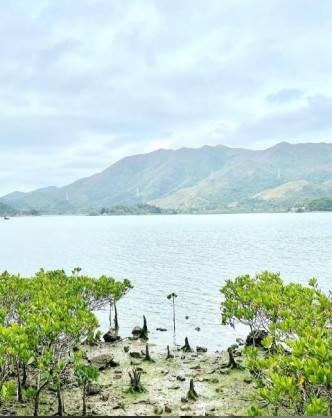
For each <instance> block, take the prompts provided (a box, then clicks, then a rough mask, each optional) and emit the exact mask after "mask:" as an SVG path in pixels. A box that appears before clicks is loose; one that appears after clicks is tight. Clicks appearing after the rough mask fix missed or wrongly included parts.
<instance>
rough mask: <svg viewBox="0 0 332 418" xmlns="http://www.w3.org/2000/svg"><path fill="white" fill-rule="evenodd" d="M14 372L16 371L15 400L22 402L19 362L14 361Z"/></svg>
mask: <svg viewBox="0 0 332 418" xmlns="http://www.w3.org/2000/svg"><path fill="white" fill-rule="evenodd" d="M16 372H17V400H18V401H19V402H23V396H22V384H21V376H20V366H19V362H16Z"/></svg>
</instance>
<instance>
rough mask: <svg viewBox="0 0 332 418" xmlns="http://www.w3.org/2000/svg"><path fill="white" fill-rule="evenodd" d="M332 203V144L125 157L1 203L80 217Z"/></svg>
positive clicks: (210, 149) (220, 148)
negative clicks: (117, 209) (129, 210)
mask: <svg viewBox="0 0 332 418" xmlns="http://www.w3.org/2000/svg"><path fill="white" fill-rule="evenodd" d="M331 197H332V144H326V143H319V144H313V143H307V144H295V145H291V144H288V143H285V142H282V143H280V144H277V145H275V146H274V147H272V148H269V149H267V150H263V151H253V150H247V149H240V148H228V147H226V146H223V145H217V146H214V147H212V146H204V147H202V148H199V149H192V148H181V149H179V150H177V151H174V150H158V151H155V152H152V153H148V154H141V155H134V156H132V157H126V158H124V159H122V160H120V161H118V162H117V163H115V164H113V165H112V166H110V167H109V168H107V169H106V170H104V171H103V172H101V173H98V174H95V175H93V176H91V177H88V178H83V179H80V180H78V181H76V182H74V183H72V184H70V185H68V186H65V187H61V188H57V187H47V188H43V189H39V190H35V191H32V192H30V193H21V192H14V193H11V194H9V195H7V196H4V197H2V198H1V199H0V200H1V201H2V202H4V203H7V204H9V205H10V206H12V207H14V208H16V209H19V210H30V209H37V210H38V211H39V212H45V213H67V212H72V213H75V212H84V211H90V210H101V209H102V208H111V207H114V206H117V205H125V206H132V205H137V204H144V203H148V204H150V205H154V206H157V207H161V208H163V209H176V210H178V211H182V212H193V211H194V212H195V211H215V210H231V211H237V210H238V211H242V210H269V209H271V210H273V209H287V207H288V206H290V205H293V204H294V202H295V201H297V200H299V199H301V200H305V201H306V200H308V201H309V200H313V199H319V198H331Z"/></svg>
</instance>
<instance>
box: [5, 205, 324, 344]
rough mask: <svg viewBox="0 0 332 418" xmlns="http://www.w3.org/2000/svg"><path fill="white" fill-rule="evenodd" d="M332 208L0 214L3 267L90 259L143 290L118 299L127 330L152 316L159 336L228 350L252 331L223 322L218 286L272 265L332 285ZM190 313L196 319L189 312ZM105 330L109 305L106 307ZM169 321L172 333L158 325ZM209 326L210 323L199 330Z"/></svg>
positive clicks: (66, 264)
mask: <svg viewBox="0 0 332 418" xmlns="http://www.w3.org/2000/svg"><path fill="white" fill-rule="evenodd" d="M331 250H332V213H301V214H244V215H242V214H241V215H205V216H204V215H202V216H200V215H195V216H186V215H177V216H127V217H78V216H77V217H74V216H72V217H70V216H68V217H30V218H12V219H11V220H10V221H2V220H1V221H0V271H4V270H8V271H9V272H10V273H21V275H23V276H31V275H33V274H34V273H35V272H36V271H38V270H39V268H40V267H43V268H45V269H64V270H66V272H67V273H70V272H71V270H72V268H73V267H77V266H80V267H82V269H83V270H82V273H83V274H86V275H91V276H100V275H102V274H106V275H111V276H113V277H115V278H117V279H122V278H129V279H130V280H131V281H132V283H133V285H134V289H133V290H131V291H130V292H129V293H128V295H126V297H125V298H124V299H123V300H122V301H120V302H119V320H120V331H121V332H120V334H121V335H122V336H123V337H124V336H128V335H130V331H131V329H132V328H133V327H134V326H135V325H141V324H142V315H143V314H145V315H146V317H147V320H148V326H149V329H150V331H151V333H150V342H151V343H156V344H157V345H158V346H159V347H165V346H166V345H167V344H172V343H173V332H172V307H171V302H170V301H169V300H167V298H166V296H167V294H169V293H171V292H176V293H177V294H178V298H177V299H176V314H177V333H176V343H182V342H183V340H184V337H185V336H188V337H189V342H190V343H191V344H192V345H193V346H195V345H203V346H206V347H208V348H209V349H213V350H215V349H220V348H226V347H227V346H228V345H229V344H230V343H233V342H234V340H235V338H236V337H238V336H243V335H244V334H245V333H246V330H244V329H236V330H235V331H234V330H232V329H230V328H228V327H222V326H221V325H220V308H219V306H220V302H221V294H220V292H219V289H220V288H221V286H222V285H223V283H224V281H225V279H227V278H232V277H236V276H238V275H242V274H247V273H250V274H255V273H259V272H261V271H263V270H270V271H273V272H277V271H279V272H280V273H281V275H282V277H283V278H284V279H285V281H296V282H300V283H307V281H308V279H309V278H311V277H316V278H317V279H318V280H319V283H320V286H321V287H322V288H323V289H324V290H326V291H328V290H331V289H332V284H331V283H332V257H331ZM185 316H189V319H187V320H186V319H185ZM98 317H99V320H100V325H101V328H102V330H106V329H107V327H108V312H101V313H99V314H98ZM157 327H162V328H167V329H168V331H167V332H159V331H156V330H155V328H157ZM196 327H200V328H201V331H199V332H198V331H196V330H195V328H196Z"/></svg>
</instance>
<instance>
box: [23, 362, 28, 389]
mask: <svg viewBox="0 0 332 418" xmlns="http://www.w3.org/2000/svg"><path fill="white" fill-rule="evenodd" d="M27 380H28V375H27V366H26V364H25V363H23V378H22V388H24V389H26V387H27Z"/></svg>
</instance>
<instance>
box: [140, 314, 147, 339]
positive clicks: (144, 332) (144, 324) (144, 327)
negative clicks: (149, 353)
mask: <svg viewBox="0 0 332 418" xmlns="http://www.w3.org/2000/svg"><path fill="white" fill-rule="evenodd" d="M148 332H149V331H148V326H147V322H146V318H145V315H143V328H142V331H141V334H140V336H139V338H143V339H145V340H148V339H149V337H148Z"/></svg>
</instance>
